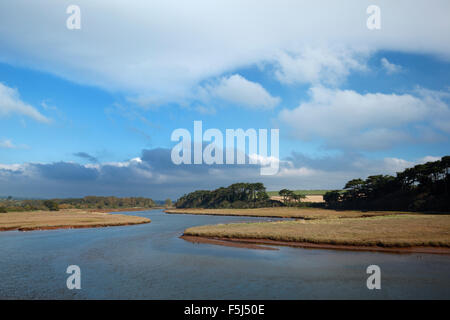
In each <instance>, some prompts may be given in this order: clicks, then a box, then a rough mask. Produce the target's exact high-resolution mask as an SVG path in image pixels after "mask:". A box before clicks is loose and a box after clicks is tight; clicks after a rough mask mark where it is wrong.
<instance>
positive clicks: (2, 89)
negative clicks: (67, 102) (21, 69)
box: [0, 83, 50, 123]
mask: <svg viewBox="0 0 450 320" xmlns="http://www.w3.org/2000/svg"><path fill="white" fill-rule="evenodd" d="M11 114H19V115H22V116H26V117H30V118H32V119H34V120H36V121H39V122H44V123H48V122H50V119H48V118H47V117H45V116H43V115H42V114H41V113H40V112H39V111H37V110H36V109H35V108H34V107H33V106H31V105H29V104H27V103H25V102H23V101H22V100H21V99H20V97H19V92H18V91H17V90H16V89H14V88H10V87H8V86H6V85H4V84H3V83H0V117H6V116H9V115H11Z"/></svg>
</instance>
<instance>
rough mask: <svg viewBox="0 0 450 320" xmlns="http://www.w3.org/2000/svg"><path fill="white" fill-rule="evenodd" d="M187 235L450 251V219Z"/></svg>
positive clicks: (399, 218)
mask: <svg viewBox="0 0 450 320" xmlns="http://www.w3.org/2000/svg"><path fill="white" fill-rule="evenodd" d="M184 234H185V235H189V236H201V237H220V238H233V239H239V238H241V239H270V240H276V241H287V242H294V241H295V242H306V243H315V244H333V245H350V246H380V247H413V246H433V247H447V248H448V247H450V215H410V214H405V215H390V216H377V217H370V218H348V219H317V220H311V221H305V220H295V221H278V222H260V223H234V224H219V225H215V226H200V227H193V228H189V229H186V230H185V232H184Z"/></svg>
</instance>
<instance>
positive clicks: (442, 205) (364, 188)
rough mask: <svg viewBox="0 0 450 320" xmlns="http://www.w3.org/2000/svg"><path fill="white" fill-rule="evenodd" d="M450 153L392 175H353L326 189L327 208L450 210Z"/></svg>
mask: <svg viewBox="0 0 450 320" xmlns="http://www.w3.org/2000/svg"><path fill="white" fill-rule="evenodd" d="M449 172H450V156H446V157H443V158H442V159H441V160H438V161H434V162H427V163H425V164H420V165H416V166H414V167H413V168H408V169H406V170H404V171H403V172H398V173H397V175H396V176H395V177H393V176H389V175H376V176H370V177H368V178H367V179H366V180H362V179H353V180H351V181H349V182H347V184H346V185H345V187H344V190H345V192H340V191H339V190H335V191H330V192H327V193H326V194H325V195H324V200H325V202H326V206H327V207H328V208H334V209H358V210H407V211H440V212H450V175H449Z"/></svg>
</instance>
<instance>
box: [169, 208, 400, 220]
mask: <svg viewBox="0 0 450 320" xmlns="http://www.w3.org/2000/svg"><path fill="white" fill-rule="evenodd" d="M165 212H166V213H169V214H197V215H218V216H246V217H265V218H294V219H305V220H315V219H339V218H359V217H374V216H385V215H392V214H406V212H392V211H357V210H330V209H320V208H301V207H276V208H256V209H202V208H191V209H187V208H186V209H167V210H165Z"/></svg>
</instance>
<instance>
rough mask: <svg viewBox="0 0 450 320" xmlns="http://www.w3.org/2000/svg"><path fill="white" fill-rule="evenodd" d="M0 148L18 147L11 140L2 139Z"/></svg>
mask: <svg viewBox="0 0 450 320" xmlns="http://www.w3.org/2000/svg"><path fill="white" fill-rule="evenodd" d="M0 148H5V149H14V148H17V147H16V146H15V145H14V144H13V143H12V141H11V140H6V139H3V140H0Z"/></svg>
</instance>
